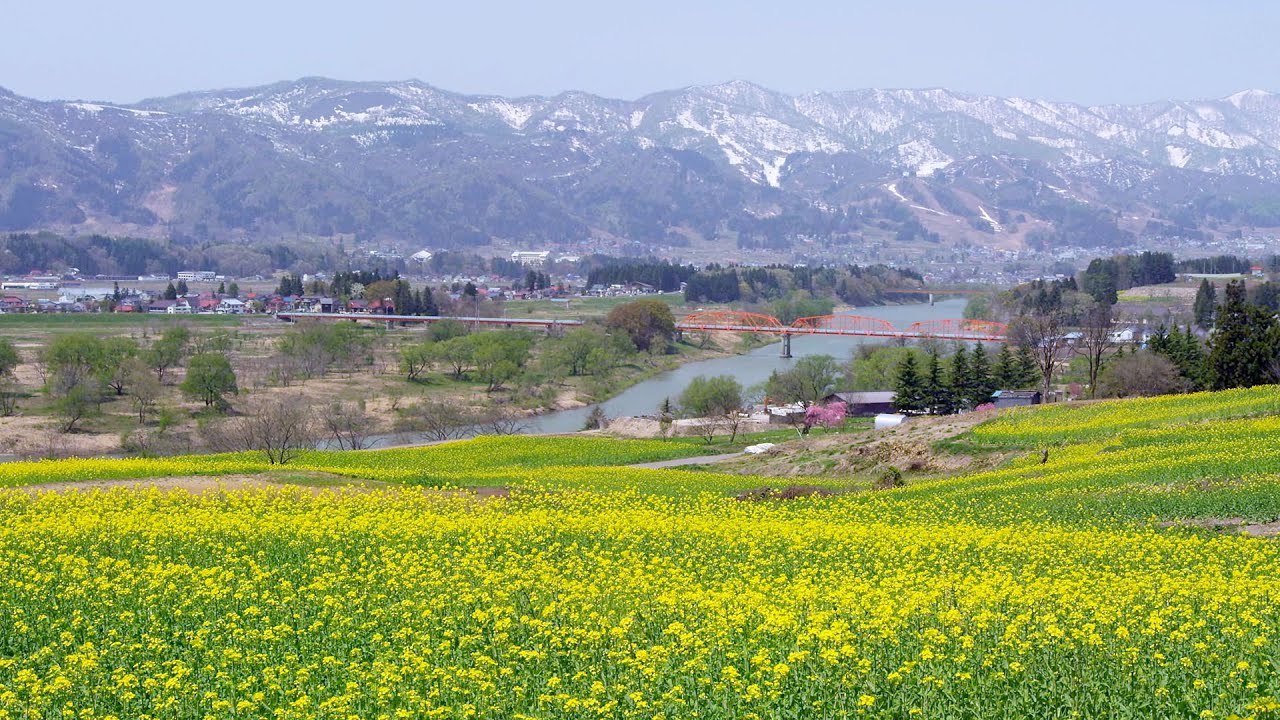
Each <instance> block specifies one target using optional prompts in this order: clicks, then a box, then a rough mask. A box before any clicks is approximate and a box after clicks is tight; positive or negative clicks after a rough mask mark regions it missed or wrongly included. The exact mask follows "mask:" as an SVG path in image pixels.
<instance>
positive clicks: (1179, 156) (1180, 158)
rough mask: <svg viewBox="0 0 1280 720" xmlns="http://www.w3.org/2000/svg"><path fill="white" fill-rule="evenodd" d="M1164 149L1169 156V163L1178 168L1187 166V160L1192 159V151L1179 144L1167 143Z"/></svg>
mask: <svg viewBox="0 0 1280 720" xmlns="http://www.w3.org/2000/svg"><path fill="white" fill-rule="evenodd" d="M1164 151H1165V153H1166V154H1167V155H1168V156H1169V164H1170V165H1172V166H1174V167H1176V168H1184V167H1186V166H1187V161H1188V160H1190V159H1191V153H1189V152H1187V151H1186V149H1185V148H1180V147H1178V146H1177V145H1165V146H1164Z"/></svg>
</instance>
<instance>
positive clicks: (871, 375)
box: [842, 345, 925, 391]
mask: <svg viewBox="0 0 1280 720" xmlns="http://www.w3.org/2000/svg"><path fill="white" fill-rule="evenodd" d="M908 355H914V356H915V359H916V365H917V367H919V366H920V365H921V364H923V363H924V361H925V357H924V351H922V350H921V349H920V348H917V347H895V346H892V345H860V346H859V347H858V349H857V350H855V351H854V354H853V358H852V359H851V360H850V361H849V365H848V369H847V370H846V373H845V379H844V382H843V383H842V386H843V387H846V388H848V389H850V390H872V391H876V390H880V391H883V390H888V389H890V388H893V387H894V384H895V382H896V381H897V377H898V368H899V367H900V366H901V365H902V361H903V360H904V359H905V358H906V356H908Z"/></svg>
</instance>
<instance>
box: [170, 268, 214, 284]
mask: <svg viewBox="0 0 1280 720" xmlns="http://www.w3.org/2000/svg"><path fill="white" fill-rule="evenodd" d="M178 279H179V280H186V281H187V282H213V281H214V280H216V279H218V273H216V272H214V271H212V270H183V271H181V272H179V273H178Z"/></svg>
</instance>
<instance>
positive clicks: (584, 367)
mask: <svg viewBox="0 0 1280 720" xmlns="http://www.w3.org/2000/svg"><path fill="white" fill-rule="evenodd" d="M617 345H618V344H617V343H616V342H615V341H614V339H613V338H612V337H611V336H610V335H608V334H607V333H605V332H604V331H603V330H601V329H600V328H598V327H593V326H585V327H578V328H573V329H571V330H567V331H566V332H565V334H564V336H563V337H559V338H550V339H548V340H546V341H544V342H543V343H542V357H541V364H542V367H543V369H544V371H545V372H546V373H547V374H548V375H551V376H553V377H564V376H566V375H567V376H569V377H577V376H580V375H605V374H608V373H609V372H610V371H611V370H613V368H614V366H615V365H616V364H617V363H618V360H619V359H620V356H621V355H622V352H620V351H619V348H618V347H617ZM631 349H632V348H631V347H630V343H628V347H627V348H625V350H624V351H630V350H631Z"/></svg>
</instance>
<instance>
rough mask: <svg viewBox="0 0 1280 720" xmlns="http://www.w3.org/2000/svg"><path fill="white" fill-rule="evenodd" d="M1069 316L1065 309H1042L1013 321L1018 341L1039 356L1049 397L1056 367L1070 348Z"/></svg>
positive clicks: (1037, 363) (1013, 330) (1039, 366)
mask: <svg viewBox="0 0 1280 720" xmlns="http://www.w3.org/2000/svg"><path fill="white" fill-rule="evenodd" d="M1065 318H1066V313H1064V312H1063V311H1062V310H1059V309H1051V310H1041V311H1036V312H1030V313H1026V314H1023V315H1020V316H1018V317H1017V318H1015V319H1014V321H1013V322H1012V323H1010V325H1009V332H1010V334H1011V335H1012V336H1013V338H1014V341H1015V342H1017V344H1019V345H1021V346H1022V347H1025V348H1027V349H1029V350H1030V351H1031V355H1032V357H1034V358H1035V361H1036V368H1037V369H1038V370H1039V371H1040V377H1041V387H1042V390H1043V392H1044V396H1045V398H1046V400H1047V398H1048V396H1049V389H1050V388H1051V387H1052V386H1053V373H1054V370H1055V369H1057V366H1058V363H1059V362H1061V361H1062V358H1063V357H1064V356H1065V355H1066V353H1067V350H1068V349H1069V345H1068V341H1067V337H1066V332H1065V330H1066V322H1065Z"/></svg>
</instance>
